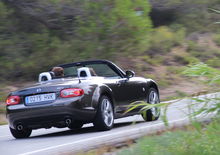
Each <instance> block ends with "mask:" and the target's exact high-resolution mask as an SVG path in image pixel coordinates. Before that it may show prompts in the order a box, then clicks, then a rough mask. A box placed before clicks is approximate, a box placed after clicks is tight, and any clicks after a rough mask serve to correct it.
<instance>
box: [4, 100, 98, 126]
mask: <svg viewBox="0 0 220 155" xmlns="http://www.w3.org/2000/svg"><path fill="white" fill-rule="evenodd" d="M82 105H83V104H80V102H78V101H71V100H66V101H65V102H57V103H50V104H45V105H37V106H25V105H24V104H19V105H13V106H8V107H7V119H8V121H9V125H10V127H11V128H13V129H15V128H16V126H17V125H20V124H22V125H23V126H24V127H28V128H32V129H38V128H50V127H66V126H67V125H66V123H65V120H66V119H71V120H72V121H74V120H77V121H82V122H85V123H87V122H92V121H93V120H94V117H95V114H96V110H95V109H93V108H90V107H82Z"/></svg>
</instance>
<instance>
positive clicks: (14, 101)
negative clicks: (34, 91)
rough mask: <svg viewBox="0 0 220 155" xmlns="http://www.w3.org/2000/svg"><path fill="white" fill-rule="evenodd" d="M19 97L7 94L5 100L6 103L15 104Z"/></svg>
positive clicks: (18, 101)
mask: <svg viewBox="0 0 220 155" xmlns="http://www.w3.org/2000/svg"><path fill="white" fill-rule="evenodd" d="M20 101H21V98H20V97H19V96H9V97H8V98H7V100H6V104H7V105H15V104H18V103H20Z"/></svg>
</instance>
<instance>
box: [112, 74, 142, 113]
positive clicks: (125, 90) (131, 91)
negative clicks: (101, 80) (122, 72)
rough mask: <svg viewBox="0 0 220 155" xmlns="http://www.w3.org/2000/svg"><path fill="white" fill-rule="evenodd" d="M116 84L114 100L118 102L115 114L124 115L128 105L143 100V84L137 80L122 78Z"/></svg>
mask: <svg viewBox="0 0 220 155" xmlns="http://www.w3.org/2000/svg"><path fill="white" fill-rule="evenodd" d="M116 84H117V90H116V91H115V92H116V93H115V98H116V99H117V101H118V108H117V112H119V113H124V112H125V111H126V110H127V108H128V105H130V104H131V103H133V102H135V101H141V100H143V96H144V91H145V90H144V89H143V83H142V82H141V81H139V80H138V79H137V78H135V77H133V78H122V79H119V80H118V81H117V82H116Z"/></svg>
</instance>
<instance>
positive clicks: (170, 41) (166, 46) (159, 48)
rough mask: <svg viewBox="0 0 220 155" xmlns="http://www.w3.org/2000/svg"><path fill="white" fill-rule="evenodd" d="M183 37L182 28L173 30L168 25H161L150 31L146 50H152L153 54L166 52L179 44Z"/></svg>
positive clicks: (183, 31)
mask: <svg viewBox="0 0 220 155" xmlns="http://www.w3.org/2000/svg"><path fill="white" fill-rule="evenodd" d="M184 39H185V30H184V29H179V30H177V31H175V32H174V31H172V30H171V29H170V28H169V27H166V26H162V27H159V28H156V29H155V30H154V31H153V32H152V34H151V38H150V47H149V50H148V51H154V52H155V53H154V54H159V53H167V52H169V51H170V49H171V48H172V47H174V46H178V45H181V44H182V43H183V41H184Z"/></svg>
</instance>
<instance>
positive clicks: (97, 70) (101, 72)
mask: <svg viewBox="0 0 220 155" xmlns="http://www.w3.org/2000/svg"><path fill="white" fill-rule="evenodd" d="M82 67H88V68H89V69H90V70H92V72H93V76H101V77H111V78H120V75H118V73H116V72H115V71H114V70H113V69H112V68H111V67H109V66H108V64H102V63H99V64H87V65H73V66H68V67H63V69H64V77H78V74H77V69H79V68H82Z"/></svg>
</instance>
